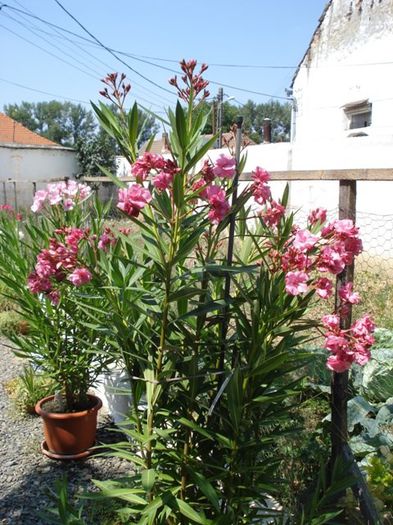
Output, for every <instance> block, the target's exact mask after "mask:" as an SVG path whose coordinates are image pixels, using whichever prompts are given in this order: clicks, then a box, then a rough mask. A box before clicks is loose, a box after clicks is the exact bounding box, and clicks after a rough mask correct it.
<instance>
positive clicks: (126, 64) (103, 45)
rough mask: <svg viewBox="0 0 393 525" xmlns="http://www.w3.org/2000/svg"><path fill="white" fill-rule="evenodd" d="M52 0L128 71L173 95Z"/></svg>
mask: <svg viewBox="0 0 393 525" xmlns="http://www.w3.org/2000/svg"><path fill="white" fill-rule="evenodd" d="M54 2H55V3H56V4H57V5H58V6H59V7H60V8H61V9H62V10H63V11H64V12H65V13H66V14H67V15H68V16H69V17H70V18H71V19H72V20H74V22H75V23H76V24H78V26H79V27H80V28H81V29H82V30H83V31H84V32H85V33H86V34H88V35H89V36H90V37H91V38H93V40H95V41H96V42H97V43H98V44H99V45H100V47H102V48H103V49H106V51H108V53H110V54H111V55H112V56H113V57H114V58H116V59H117V60H118V61H119V62H121V63H122V64H123V65H125V66H126V67H127V68H128V69H129V70H130V71H132V72H133V73H135V74H136V75H138V76H139V77H140V78H143V79H144V80H145V81H146V82H148V83H149V84H152V85H153V86H155V87H157V88H159V89H161V90H162V91H166V92H167V93H169V94H170V95H173V92H172V91H170V90H169V89H167V88H164V87H163V86H161V85H160V84H158V83H157V82H155V81H154V80H151V79H150V78H148V77H146V76H145V75H143V74H142V73H140V72H139V71H137V70H136V69H135V68H133V67H132V66H130V65H129V64H128V63H127V62H126V61H125V60H123V59H122V58H119V57H118V56H117V54H116V53H114V52H113V51H112V50H111V49H110V48H109V47H107V46H106V45H105V44H103V43H102V42H101V40H99V39H98V38H97V37H96V36H95V35H94V34H93V33H91V32H90V31H89V30H88V29H87V28H86V27H85V26H84V25H83V24H82V23H81V22H80V21H79V20H78V19H77V18H76V17H75V16H74V15H73V14H72V13H70V11H68V10H67V9H66V8H65V7H64V6H63V4H62V3H61V2H59V0H54Z"/></svg>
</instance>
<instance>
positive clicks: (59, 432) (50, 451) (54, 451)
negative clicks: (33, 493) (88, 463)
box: [35, 394, 102, 459]
mask: <svg viewBox="0 0 393 525" xmlns="http://www.w3.org/2000/svg"><path fill="white" fill-rule="evenodd" d="M88 397H89V399H91V400H92V403H94V405H93V406H92V408H89V409H87V410H82V411H81V412H69V413H54V412H46V411H45V403H47V402H48V401H51V400H52V399H53V398H54V396H48V397H45V398H44V399H41V401H38V403H37V404H36V407H35V410H36V412H37V414H38V415H39V416H41V417H42V421H43V424H44V435H45V441H44V442H43V443H42V451H43V453H44V454H46V455H47V456H49V457H50V458H53V459H79V458H81V457H85V456H87V455H89V454H90V451H89V449H90V447H92V446H93V445H94V442H95V438H96V428H97V413H98V411H99V409H100V408H101V406H102V402H101V399H100V398H98V397H96V396H93V395H90V394H89V395H88Z"/></svg>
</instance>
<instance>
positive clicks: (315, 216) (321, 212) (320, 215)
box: [308, 208, 327, 226]
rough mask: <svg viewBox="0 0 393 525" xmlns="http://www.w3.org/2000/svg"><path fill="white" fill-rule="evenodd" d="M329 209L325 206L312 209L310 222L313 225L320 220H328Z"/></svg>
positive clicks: (322, 221)
mask: <svg viewBox="0 0 393 525" xmlns="http://www.w3.org/2000/svg"><path fill="white" fill-rule="evenodd" d="M326 217H327V211H326V210H325V209H324V208H316V209H315V210H312V211H310V214H309V216H308V222H309V224H310V225H311V226H313V225H314V224H316V223H317V222H319V223H320V224H322V223H324V222H325V221H326Z"/></svg>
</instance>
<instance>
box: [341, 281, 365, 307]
mask: <svg viewBox="0 0 393 525" xmlns="http://www.w3.org/2000/svg"><path fill="white" fill-rule="evenodd" d="M338 295H339V297H340V299H341V300H342V301H343V302H346V303H350V304H359V303H360V295H359V294H358V293H357V292H354V291H353V283H346V284H344V285H343V286H341V288H340V289H339V291H338Z"/></svg>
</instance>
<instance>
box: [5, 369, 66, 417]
mask: <svg viewBox="0 0 393 525" xmlns="http://www.w3.org/2000/svg"><path fill="white" fill-rule="evenodd" d="M6 390H7V392H8V394H9V395H10V397H11V398H12V400H13V402H14V404H15V407H16V408H17V410H18V412H19V413H21V414H23V415H26V414H31V415H33V414H35V409H34V407H35V405H36V403H37V402H38V401H39V400H40V399H43V398H44V397H46V396H49V395H51V394H53V393H54V391H55V390H56V384H55V383H54V381H53V380H52V379H51V378H50V377H48V376H47V375H45V374H42V373H40V372H36V371H35V370H34V369H33V368H32V367H31V366H26V367H25V368H24V370H23V372H22V374H21V375H20V376H19V377H17V378H15V379H13V380H11V381H10V382H8V384H7V385H6Z"/></svg>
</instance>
